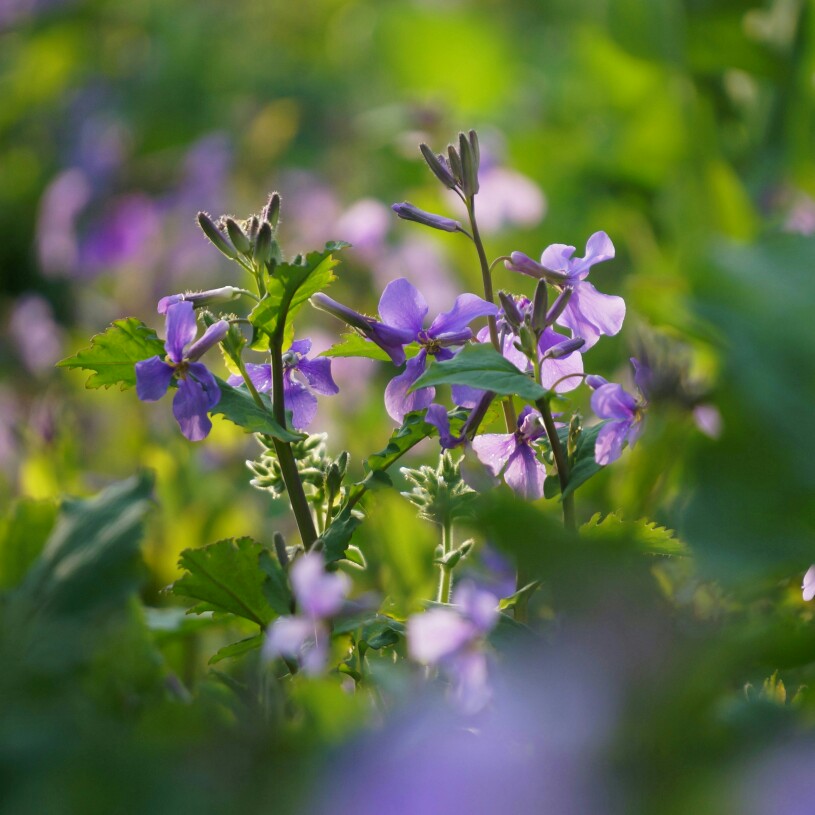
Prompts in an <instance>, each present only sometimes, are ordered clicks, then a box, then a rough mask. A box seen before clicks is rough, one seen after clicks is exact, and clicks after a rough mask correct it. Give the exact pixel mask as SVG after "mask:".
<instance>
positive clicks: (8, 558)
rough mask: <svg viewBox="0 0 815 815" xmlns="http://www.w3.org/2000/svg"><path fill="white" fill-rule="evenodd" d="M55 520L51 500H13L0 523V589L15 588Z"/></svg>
mask: <svg viewBox="0 0 815 815" xmlns="http://www.w3.org/2000/svg"><path fill="white" fill-rule="evenodd" d="M56 517H57V504H56V502H54V501H34V500H33V499H31V498H22V499H20V500H19V501H15V502H14V503H13V504H12V505H11V508H10V509H9V511H8V514H7V515H6V517H5V518H4V519H3V521H2V522H1V523H0V589H10V588H13V587H14V586H16V585H17V584H18V583H19V582H20V581H21V580H22V579H23V577H24V576H25V573H26V572H27V571H28V569H29V567H30V566H31V564H32V563H33V562H34V561H35V560H36V558H37V555H39V554H40V552H41V551H42V548H43V546H45V541H46V539H47V538H48V535H49V534H50V532H51V529H52V528H53V526H54V522H55V521H56Z"/></svg>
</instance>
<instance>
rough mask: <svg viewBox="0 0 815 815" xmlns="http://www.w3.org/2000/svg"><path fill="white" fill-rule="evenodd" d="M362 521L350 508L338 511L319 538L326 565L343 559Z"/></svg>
mask: <svg viewBox="0 0 815 815" xmlns="http://www.w3.org/2000/svg"><path fill="white" fill-rule="evenodd" d="M361 523H362V519H361V518H360V517H359V515H358V514H357V513H356V512H354V510H352V509H351V508H350V507H348V506H346V507H343V509H342V510H341V511H340V513H339V514H338V515H337V517H336V518H334V520H333V521H332V522H331V524H330V525H329V526H328V528H327V529H326V530H325V532H323V534H322V535H320V537H319V542H320V543H321V544H322V547H323V556H324V557H325V561H326V563H333V562H335V561H337V560H341V559H342V558H344V557H345V550H346V547H347V546H348V544H349V543H350V541H351V538H352V537H353V535H354V532H355V530H356V528H357V527H358V526H359V525H360V524H361Z"/></svg>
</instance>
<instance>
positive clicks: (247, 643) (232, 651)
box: [207, 634, 264, 665]
mask: <svg viewBox="0 0 815 815" xmlns="http://www.w3.org/2000/svg"><path fill="white" fill-rule="evenodd" d="M263 637H264V635H263V634H255V636H254V637H247V638H246V639H243V640H238V642H233V643H232V644H231V645H225V646H224V647H223V648H221V649H220V650H219V651H216V652H215V653H214V654H213V655H212V656H211V657H210V658H209V662H207V665H217V664H218V663H219V662H221V661H222V660H224V659H231V658H233V657H239V656H242V655H243V654H248V653H249V652H250V651H254V650H255V649H256V648H260V646H261V645H263Z"/></svg>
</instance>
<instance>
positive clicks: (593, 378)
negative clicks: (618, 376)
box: [586, 374, 608, 391]
mask: <svg viewBox="0 0 815 815" xmlns="http://www.w3.org/2000/svg"><path fill="white" fill-rule="evenodd" d="M586 384H587V385H588V386H589V387H590V388H591V389H592V390H593V391H596V390H597V388H602V387H603V385H608V380H607V379H606V378H605V377H604V376H600V375H599V374H589V375H588V376H587V377H586Z"/></svg>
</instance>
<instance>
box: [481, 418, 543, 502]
mask: <svg viewBox="0 0 815 815" xmlns="http://www.w3.org/2000/svg"><path fill="white" fill-rule="evenodd" d="M545 434H546V431H545V429H544V427H543V423H542V421H541V415H540V413H538V412H537V411H536V410H533V409H532V408H531V407H529V406H528V405H527V407H525V408H524V409H523V410H522V411H521V414H520V415H519V416H518V429H517V430H516V431H515V432H514V433H485V434H483V435H481V436H476V437H475V438H474V439H473V443H472V447H473V450H475V454H476V455H477V456H478V458H479V460H480V461H481V463H482V464H484V466H485V467H486V468H487V469H488V470H489V471H490V472H491V473H492V475H493V476H495V477H498V476H499V475H501V474H502V473H503V476H504V481H506V482H507V484H508V485H509V486H510V487H512V489H513V490H515V492H517V493H518V494H519V495H522V496H523V497H524V498H529V499H530V500H535V499H536V498H540V497H541V496H542V495H543V482H544V479H545V478H546V468H545V467H544V466H543V464H542V463H541V462H540V461H538V457H537V456H536V455H535V450H534V449H533V447H532V445H533V444H534V443H535V442H536V441H537V440H538V439H539V438H541V437H542V436H544V435H545Z"/></svg>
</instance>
